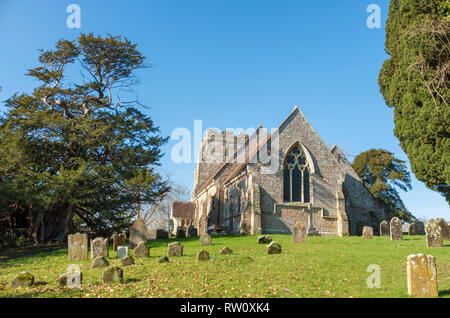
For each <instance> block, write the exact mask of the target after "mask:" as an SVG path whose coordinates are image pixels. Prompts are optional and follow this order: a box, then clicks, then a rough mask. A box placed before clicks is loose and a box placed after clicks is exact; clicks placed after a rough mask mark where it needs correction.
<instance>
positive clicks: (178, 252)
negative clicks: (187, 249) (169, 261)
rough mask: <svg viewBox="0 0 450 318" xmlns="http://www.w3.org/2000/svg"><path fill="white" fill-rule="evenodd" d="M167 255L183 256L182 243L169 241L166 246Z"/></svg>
mask: <svg viewBox="0 0 450 318" xmlns="http://www.w3.org/2000/svg"><path fill="white" fill-rule="evenodd" d="M167 256H168V257H171V256H183V245H181V244H180V243H179V242H173V243H170V244H169V245H168V246H167Z"/></svg>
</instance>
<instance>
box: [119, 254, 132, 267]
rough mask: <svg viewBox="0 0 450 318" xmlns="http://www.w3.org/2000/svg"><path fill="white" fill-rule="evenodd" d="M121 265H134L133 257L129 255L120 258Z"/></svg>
mask: <svg viewBox="0 0 450 318" xmlns="http://www.w3.org/2000/svg"><path fill="white" fill-rule="evenodd" d="M121 262H122V266H130V265H134V258H133V257H131V256H125V257H124V258H122V261H121Z"/></svg>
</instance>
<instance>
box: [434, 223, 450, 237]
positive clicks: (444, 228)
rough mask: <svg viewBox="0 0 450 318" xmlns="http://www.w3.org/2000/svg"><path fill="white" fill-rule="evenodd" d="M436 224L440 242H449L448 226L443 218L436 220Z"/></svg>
mask: <svg viewBox="0 0 450 318" xmlns="http://www.w3.org/2000/svg"><path fill="white" fill-rule="evenodd" d="M436 222H437V224H438V225H439V227H440V228H441V233H442V240H443V241H448V240H450V237H449V233H448V232H449V228H448V224H447V222H445V219H444V218H439V219H437V220H436Z"/></svg>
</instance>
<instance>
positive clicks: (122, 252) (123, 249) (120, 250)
mask: <svg viewBox="0 0 450 318" xmlns="http://www.w3.org/2000/svg"><path fill="white" fill-rule="evenodd" d="M126 256H128V246H118V247H117V258H124V257H126Z"/></svg>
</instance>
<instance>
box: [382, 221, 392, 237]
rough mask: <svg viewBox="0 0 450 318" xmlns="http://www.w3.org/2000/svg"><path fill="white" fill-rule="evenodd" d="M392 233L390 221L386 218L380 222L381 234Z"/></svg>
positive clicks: (387, 234)
mask: <svg viewBox="0 0 450 318" xmlns="http://www.w3.org/2000/svg"><path fill="white" fill-rule="evenodd" d="M389 235H390V231H389V223H388V222H387V221H386V220H384V221H382V222H381V223H380V236H389Z"/></svg>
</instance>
